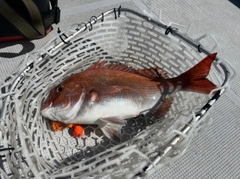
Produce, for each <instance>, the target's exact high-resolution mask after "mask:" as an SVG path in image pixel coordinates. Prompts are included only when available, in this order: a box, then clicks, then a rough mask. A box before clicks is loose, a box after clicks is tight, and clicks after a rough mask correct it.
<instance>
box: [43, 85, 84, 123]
mask: <svg viewBox="0 0 240 179" xmlns="http://www.w3.org/2000/svg"><path fill="white" fill-rule="evenodd" d="M84 96H85V90H84V87H83V86H82V85H78V84H75V83H74V82H70V83H61V84H60V85H58V86H56V87H55V88H53V89H52V90H51V91H50V93H49V95H48V97H47V98H46V100H45V101H44V102H43V104H42V107H41V114H42V116H44V117H46V118H47V119H50V120H53V121H61V122H64V123H69V122H70V121H71V119H73V118H74V117H76V115H77V112H78V110H79V109H80V108H81V105H82V102H83V99H84Z"/></svg>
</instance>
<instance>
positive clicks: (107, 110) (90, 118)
mask: <svg viewBox="0 0 240 179" xmlns="http://www.w3.org/2000/svg"><path fill="white" fill-rule="evenodd" d="M153 105H154V102H150V103H149V102H148V103H145V104H144V105H143V104H141V103H136V102H134V101H131V100H125V99H112V100H111V101H107V102H103V103H99V104H95V105H92V106H91V109H89V110H86V112H84V113H81V114H80V115H79V116H78V117H76V118H75V119H73V120H72V121H71V123H78V124H98V120H99V119H101V118H112V117H113V118H118V119H127V118H132V117H136V116H138V115H139V114H140V113H141V112H143V111H146V110H148V109H150V108H151V107H152V106H153Z"/></svg>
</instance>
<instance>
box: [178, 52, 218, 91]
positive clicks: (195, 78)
mask: <svg viewBox="0 0 240 179" xmlns="http://www.w3.org/2000/svg"><path fill="white" fill-rule="evenodd" d="M216 55H217V53H213V54H211V55H208V56H207V57H206V58H204V59H203V60H202V61H200V62H199V63H198V64H197V65H195V66H194V67H192V68H191V69H189V70H188V71H186V72H185V73H183V74H181V75H180V76H178V77H177V78H176V79H175V80H177V81H181V82H182V88H181V90H185V91H193V92H199V93H205V94H209V93H210V92H211V91H212V90H213V89H214V88H216V85H215V84H213V83H212V82H211V81H209V80H208V79H207V78H206V76H207V75H208V74H209V71H210V68H211V64H212V62H213V61H214V59H215V57H216Z"/></svg>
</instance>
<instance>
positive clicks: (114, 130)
mask: <svg viewBox="0 0 240 179" xmlns="http://www.w3.org/2000/svg"><path fill="white" fill-rule="evenodd" d="M124 124H125V121H124V120H123V119H119V118H117V117H108V118H101V119H100V125H99V127H100V128H101V130H102V131H103V133H104V134H105V135H106V136H107V137H108V138H110V139H111V138H113V139H114V140H115V141H117V142H120V133H121V128H122V126H123V125H124Z"/></svg>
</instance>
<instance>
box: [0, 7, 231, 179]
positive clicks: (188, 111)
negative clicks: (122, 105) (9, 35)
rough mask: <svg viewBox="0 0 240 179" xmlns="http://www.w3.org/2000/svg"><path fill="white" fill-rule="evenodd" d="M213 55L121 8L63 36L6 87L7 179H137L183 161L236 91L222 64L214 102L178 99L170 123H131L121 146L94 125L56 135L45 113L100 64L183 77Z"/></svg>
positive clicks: (0, 131) (215, 70) (217, 65)
mask: <svg viewBox="0 0 240 179" xmlns="http://www.w3.org/2000/svg"><path fill="white" fill-rule="evenodd" d="M199 52H203V53H199ZM206 54H210V52H209V51H207V50H206V49H205V48H204V47H203V46H202V45H200V44H198V43H196V42H194V41H192V40H191V39H190V38H189V37H187V36H186V34H185V35H183V34H181V33H180V32H179V31H178V30H177V29H175V28H172V27H170V26H167V25H165V24H163V23H162V22H158V21H156V20H153V19H151V18H149V17H147V16H145V15H143V14H140V13H138V12H136V11H133V10H131V9H125V8H120V7H119V8H118V9H113V10H109V11H107V12H105V13H102V14H101V15H100V16H98V17H96V16H93V17H92V18H91V19H90V21H89V22H87V23H79V24H74V25H73V26H72V27H71V28H69V29H68V30H66V31H64V32H60V34H59V35H58V36H57V37H55V38H53V39H52V40H51V41H49V42H48V43H47V44H46V45H45V46H44V47H42V48H41V49H39V50H37V51H35V52H33V53H30V54H28V55H27V56H26V59H25V61H24V63H23V65H22V67H21V70H20V71H18V72H16V73H15V74H13V75H12V76H10V77H9V78H8V79H6V81H5V83H4V84H1V94H0V96H1V101H0V105H1V106H2V110H1V121H0V122H1V123H0V138H1V141H0V149H2V151H1V152H2V153H3V152H4V155H3V156H1V157H0V160H1V162H0V163H1V165H0V172H1V174H0V176H1V177H3V178H21V177H23V178H56V179H60V178H79V177H81V178H132V177H134V176H137V177H140V176H146V175H150V174H151V173H152V172H154V171H156V170H157V169H158V168H160V167H162V166H164V165H166V164H168V163H170V162H172V161H173V160H175V159H177V158H179V157H180V156H181V155H182V154H183V153H184V151H185V150H186V148H187V146H188V144H189V143H190V141H191V139H192V137H193V136H194V134H196V133H197V131H198V130H199V129H202V128H204V127H206V125H207V124H209V122H210V121H211V120H210V114H209V109H211V108H212V106H213V104H214V103H215V102H216V101H217V99H218V98H219V97H220V96H221V95H222V94H223V92H224V91H225V90H226V88H227V87H228V85H229V80H230V72H229V70H228V67H227V66H226V65H225V64H224V63H223V62H220V61H219V59H218V58H217V59H216V61H215V62H214V64H213V67H212V68H211V72H210V74H209V76H208V77H209V78H210V79H211V81H213V82H214V83H215V84H217V85H218V86H219V88H218V89H217V90H216V91H217V92H216V93H215V94H214V95H211V94H210V95H203V94H198V93H192V92H178V93H177V94H176V96H175V99H174V102H173V104H172V107H171V109H170V110H169V112H168V113H167V114H166V115H165V117H164V118H163V119H160V120H156V121H152V120H147V119H145V118H143V117H141V116H140V117H138V118H136V119H133V120H130V122H128V123H127V125H126V126H125V128H123V129H122V136H121V143H119V144H118V143H116V142H115V141H112V140H109V139H108V138H107V137H105V136H103V134H102V132H101V130H100V129H98V128H97V127H96V126H86V127H85V131H86V135H85V136H84V137H83V138H79V139H75V138H73V137H71V135H70V134H69V130H67V129H64V130H63V131H61V132H54V131H52V130H51V127H50V124H49V121H48V120H46V119H45V118H43V117H42V116H41V114H40V107H41V104H42V102H43V100H44V99H45V98H46V96H47V94H48V92H49V90H50V89H51V88H52V87H53V86H54V85H56V84H57V83H59V82H61V81H62V80H63V79H65V78H66V77H68V76H70V75H72V74H74V73H77V72H80V71H83V70H85V69H86V68H87V67H89V66H90V65H91V64H93V63H94V62H96V61H97V60H98V59H105V60H107V61H108V62H116V61H118V62H120V63H124V64H127V65H129V66H132V67H134V68H149V67H154V66H159V67H161V68H163V69H164V70H165V71H166V72H167V73H168V74H169V76H170V77H175V76H177V75H179V74H181V73H183V72H184V71H186V70H187V69H189V68H191V67H192V66H194V65H195V64H196V63H197V62H198V61H200V60H201V59H202V58H203V57H204V56H206ZM153 124H154V125H153ZM3 149H9V150H6V151H5V150H3ZM10 149H11V150H10Z"/></svg>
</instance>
